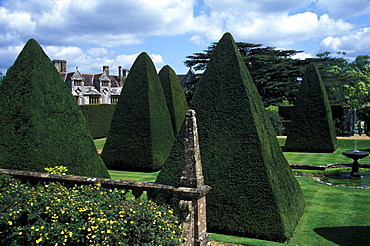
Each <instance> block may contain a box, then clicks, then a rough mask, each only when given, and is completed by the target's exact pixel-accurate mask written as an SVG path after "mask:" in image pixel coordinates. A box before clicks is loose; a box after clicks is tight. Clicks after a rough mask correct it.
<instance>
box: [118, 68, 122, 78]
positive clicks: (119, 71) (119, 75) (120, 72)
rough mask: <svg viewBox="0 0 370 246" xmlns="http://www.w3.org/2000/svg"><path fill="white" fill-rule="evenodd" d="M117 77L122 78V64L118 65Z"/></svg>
mask: <svg viewBox="0 0 370 246" xmlns="http://www.w3.org/2000/svg"><path fill="white" fill-rule="evenodd" d="M118 77H120V78H122V66H118Z"/></svg>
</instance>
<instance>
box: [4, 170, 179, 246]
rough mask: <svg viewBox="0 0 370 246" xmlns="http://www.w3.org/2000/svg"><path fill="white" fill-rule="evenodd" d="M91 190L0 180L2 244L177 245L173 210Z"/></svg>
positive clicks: (114, 192)
mask: <svg viewBox="0 0 370 246" xmlns="http://www.w3.org/2000/svg"><path fill="white" fill-rule="evenodd" d="M125 194H126V192H125V191H123V190H117V189H114V190H112V189H106V188H102V187H101V186H100V184H96V185H94V186H91V185H84V186H74V187H71V188H66V187H65V186H63V185H61V184H59V183H49V184H42V185H40V184H39V185H37V186H34V187H33V186H31V185H29V184H22V183H20V182H19V181H17V180H15V179H11V178H10V177H8V176H5V175H3V176H0V245H153V246H157V245H163V246H164V245H179V244H180V243H181V242H182V240H181V239H180V233H181V230H180V226H179V221H178V219H177V217H176V216H174V215H173V210H172V209H171V208H169V207H163V206H158V205H156V204H155V203H154V202H151V201H148V200H147V199H142V198H140V199H137V200H124V199H125Z"/></svg>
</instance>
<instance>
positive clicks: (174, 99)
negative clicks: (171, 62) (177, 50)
mask: <svg viewBox="0 0 370 246" xmlns="http://www.w3.org/2000/svg"><path fill="white" fill-rule="evenodd" d="M158 75H159V79H160V80H161V83H162V88H163V92H164V96H165V97H166V102H167V106H168V110H169V112H170V116H171V122H172V129H173V133H174V135H175V136H176V135H177V133H178V131H179V129H180V127H181V124H182V123H183V121H184V119H185V114H186V111H187V110H188V103H187V101H186V98H185V94H184V91H183V89H182V88H181V85H180V80H179V78H178V77H177V75H176V73H175V71H173V69H172V68H171V67H170V66H168V65H166V66H164V67H163V68H162V69H161V71H159V74H158Z"/></svg>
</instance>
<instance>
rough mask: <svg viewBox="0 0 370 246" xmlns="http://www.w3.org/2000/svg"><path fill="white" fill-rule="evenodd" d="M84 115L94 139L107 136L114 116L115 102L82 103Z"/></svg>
mask: <svg viewBox="0 0 370 246" xmlns="http://www.w3.org/2000/svg"><path fill="white" fill-rule="evenodd" d="M80 107H81V110H82V113H83V115H84V116H85V119H86V121H87V125H88V126H89V129H90V133H91V136H92V137H93V138H94V139H97V138H106V137H107V136H108V133H109V128H110V122H111V120H112V117H113V113H114V109H115V107H116V105H115V104H90V105H80Z"/></svg>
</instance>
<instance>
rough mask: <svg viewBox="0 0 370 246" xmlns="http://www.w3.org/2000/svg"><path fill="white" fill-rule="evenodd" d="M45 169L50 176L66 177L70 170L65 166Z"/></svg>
mask: <svg viewBox="0 0 370 246" xmlns="http://www.w3.org/2000/svg"><path fill="white" fill-rule="evenodd" d="M44 169H45V171H46V172H47V173H50V174H60V175H66V174H67V172H68V168H67V167H65V166H54V167H45V168H44Z"/></svg>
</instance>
